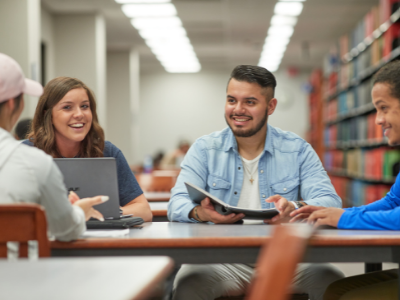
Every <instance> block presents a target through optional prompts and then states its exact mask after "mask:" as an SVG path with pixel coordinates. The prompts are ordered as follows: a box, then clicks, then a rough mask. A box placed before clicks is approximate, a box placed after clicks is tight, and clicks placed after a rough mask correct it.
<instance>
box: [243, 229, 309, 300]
mask: <svg viewBox="0 0 400 300" xmlns="http://www.w3.org/2000/svg"><path fill="white" fill-rule="evenodd" d="M312 232H313V229H312V227H311V226H308V225H305V224H294V225H280V226H276V228H275V231H274V233H273V236H272V238H271V240H270V241H269V242H268V243H267V244H266V245H264V246H263V247H262V249H261V252H260V254H259V257H258V260H257V268H256V273H255V277H254V279H253V282H252V283H251V285H250V287H249V291H248V294H247V296H246V298H245V299H246V300H264V299H266V298H268V300H289V299H291V298H292V297H293V295H291V290H290V286H291V283H292V280H293V275H294V272H295V270H296V267H297V264H298V263H299V262H300V261H301V260H302V258H303V255H304V252H305V250H306V247H307V243H308V240H309V239H310V237H311V235H312Z"/></svg>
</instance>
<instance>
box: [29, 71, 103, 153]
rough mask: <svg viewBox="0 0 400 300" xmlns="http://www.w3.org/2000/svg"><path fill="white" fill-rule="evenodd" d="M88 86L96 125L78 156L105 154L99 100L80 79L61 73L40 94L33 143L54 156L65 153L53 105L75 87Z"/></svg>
mask: <svg viewBox="0 0 400 300" xmlns="http://www.w3.org/2000/svg"><path fill="white" fill-rule="evenodd" d="M79 88H83V89H85V91H86V93H87V95H88V98H89V103H90V110H91V112H92V117H93V119H92V126H91V127H90V130H89V132H88V134H87V135H86V137H85V139H84V140H83V141H82V142H81V145H80V150H79V153H78V157H103V156H104V155H103V150H104V131H103V129H102V128H101V127H100V125H99V121H98V118H97V113H96V101H95V98H94V95H93V93H92V91H91V90H90V89H89V88H88V87H87V86H86V85H85V84H84V83H83V82H82V81H80V80H79V79H76V78H71V77H57V78H54V79H53V80H51V81H49V83H47V84H46V86H45V87H44V90H43V95H42V96H41V97H40V98H39V102H38V104H37V106H36V111H35V116H34V117H33V121H32V126H31V132H30V133H29V135H28V139H29V140H30V141H31V142H33V144H34V145H35V146H36V147H37V148H39V149H41V150H43V151H44V152H46V153H47V154H49V155H51V156H53V157H62V156H61V154H60V151H59V150H58V148H57V143H56V139H55V133H54V126H53V124H52V120H51V118H52V110H53V107H54V106H55V105H56V104H57V103H58V102H59V101H60V100H61V99H62V98H64V96H65V95H66V94H67V93H68V92H69V91H70V90H73V89H79Z"/></svg>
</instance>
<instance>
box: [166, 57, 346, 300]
mask: <svg viewBox="0 0 400 300" xmlns="http://www.w3.org/2000/svg"><path fill="white" fill-rule="evenodd" d="M275 86H276V80H275V77H274V76H273V75H272V73H270V72H269V71H268V70H266V69H265V68H262V67H256V66H247V65H243V66H238V67H236V68H235V69H234V70H233V72H232V74H231V78H230V80H229V83H228V87H227V96H226V105H225V119H226V122H227V124H228V126H229V128H226V129H224V130H222V131H220V132H214V133H212V134H210V135H207V136H203V137H201V138H199V139H198V140H197V141H196V142H195V143H194V144H193V146H192V147H191V148H190V150H189V151H188V153H187V154H186V156H185V159H184V161H183V162H182V164H181V168H182V170H181V173H180V175H179V177H178V180H177V183H176V185H175V187H174V188H173V189H172V197H171V200H170V203H169V208H168V218H169V219H170V220H171V221H179V222H213V223H235V222H237V221H239V220H241V219H242V218H243V217H244V215H243V214H230V215H221V214H219V213H218V212H216V211H215V209H214V207H213V205H212V204H211V202H210V200H209V199H208V198H205V199H204V200H203V201H202V202H201V205H198V204H196V203H195V202H193V201H192V200H191V199H190V198H189V196H188V192H187V190H186V188H185V185H184V182H189V183H192V184H194V185H196V186H198V187H200V188H203V189H205V190H206V191H208V192H209V193H211V194H213V195H214V196H216V197H218V198H219V199H221V200H222V201H224V202H226V203H228V204H230V205H233V206H239V207H244V208H254V209H255V208H270V207H274V206H275V207H276V208H277V209H278V210H279V211H280V214H279V215H278V216H276V217H274V219H273V220H272V222H274V221H282V220H285V219H287V218H288V217H289V214H290V212H292V211H293V210H294V209H296V208H298V207H301V206H305V205H314V206H315V205H317V206H329V207H330V206H333V207H341V200H340V198H339V197H338V196H337V194H336V192H335V190H334V188H333V186H332V185H331V182H330V180H329V178H328V176H327V174H326V172H325V170H324V169H323V167H322V164H321V162H320V160H319V158H318V156H317V155H316V153H315V152H314V150H313V149H312V147H311V146H310V145H309V144H308V143H306V142H305V141H304V140H303V139H301V138H300V137H299V136H297V135H295V134H293V133H291V132H286V131H283V130H280V129H278V128H274V127H272V126H271V125H268V124H267V121H268V116H269V115H271V114H272V113H273V112H274V110H275V108H276V106H277V99H275V98H274V90H275ZM301 199H303V201H300V200H301ZM253 270H254V269H253V266H248V265H244V264H215V265H184V266H182V268H181V270H180V271H179V272H178V274H177V277H176V280H175V283H174V299H193V300H196V299H199V300H200V299H210V300H211V299H215V298H218V297H220V296H234V295H243V293H244V292H245V289H246V286H247V284H248V283H249V281H250V279H251V276H252V274H253ZM342 277H343V274H342V273H341V272H340V271H339V270H337V269H335V268H334V267H333V266H331V265H328V264H301V265H300V266H299V268H298V270H297V272H296V274H295V277H294V281H293V284H294V291H296V292H305V293H308V294H309V296H310V299H312V300H314V299H322V295H323V293H324V291H325V289H326V287H327V286H328V285H329V283H330V282H333V280H336V279H339V278H342Z"/></svg>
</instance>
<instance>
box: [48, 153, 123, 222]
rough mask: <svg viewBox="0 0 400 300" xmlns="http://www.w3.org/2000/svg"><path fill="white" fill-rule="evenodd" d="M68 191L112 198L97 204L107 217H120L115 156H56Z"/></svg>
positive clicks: (55, 160)
mask: <svg viewBox="0 0 400 300" xmlns="http://www.w3.org/2000/svg"><path fill="white" fill-rule="evenodd" d="M54 162H55V163H56V164H57V166H58V168H59V169H60V171H61V173H62V174H63V176H64V183H65V186H66V188H67V190H68V191H74V192H75V193H77V194H78V196H79V197H80V198H87V197H94V196H98V195H105V196H109V197H110V199H109V200H108V201H107V202H105V203H102V204H98V205H96V206H95V209H97V210H98V211H100V212H101V213H102V214H103V216H104V218H106V219H119V218H120V216H121V214H120V210H119V193H118V178H117V164H116V162H115V158H109V157H104V158H103V157H102V158H55V159H54Z"/></svg>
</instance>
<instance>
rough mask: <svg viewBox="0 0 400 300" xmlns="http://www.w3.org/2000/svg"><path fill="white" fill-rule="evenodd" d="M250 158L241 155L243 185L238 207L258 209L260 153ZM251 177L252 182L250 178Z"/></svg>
mask: <svg viewBox="0 0 400 300" xmlns="http://www.w3.org/2000/svg"><path fill="white" fill-rule="evenodd" d="M262 154H263V152H261V153H260V155H259V156H257V157H256V158H254V159H252V160H247V159H245V158H243V157H242V161H243V168H244V170H243V175H244V176H243V186H242V191H241V192H240V198H239V202H238V205H237V206H238V207H242V208H250V209H260V208H261V202H260V188H259V186H258V162H259V161H260V158H261V155H262ZM251 178H253V183H251V181H250V179H251Z"/></svg>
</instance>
